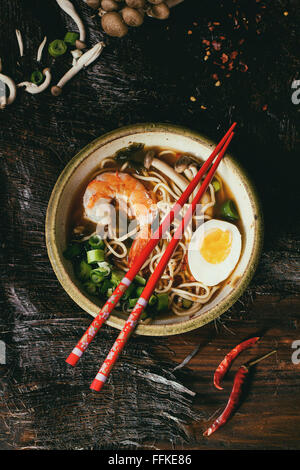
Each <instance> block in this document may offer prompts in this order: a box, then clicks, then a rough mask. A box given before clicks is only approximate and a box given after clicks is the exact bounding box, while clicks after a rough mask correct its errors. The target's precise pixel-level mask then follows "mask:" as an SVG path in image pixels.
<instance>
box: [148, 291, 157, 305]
mask: <svg viewBox="0 0 300 470" xmlns="http://www.w3.org/2000/svg"><path fill="white" fill-rule="evenodd" d="M156 303H157V296H156V295H154V294H153V295H151V297H150V299H149V303H148V305H150V307H153V306H154V305H156Z"/></svg>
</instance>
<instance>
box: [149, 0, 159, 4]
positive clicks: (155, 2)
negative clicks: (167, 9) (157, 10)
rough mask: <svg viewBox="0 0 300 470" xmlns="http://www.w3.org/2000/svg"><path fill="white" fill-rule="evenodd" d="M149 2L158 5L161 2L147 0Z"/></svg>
mask: <svg viewBox="0 0 300 470" xmlns="http://www.w3.org/2000/svg"><path fill="white" fill-rule="evenodd" d="M148 2H149V3H152V4H153V5H158V4H159V3H161V2H162V0H148Z"/></svg>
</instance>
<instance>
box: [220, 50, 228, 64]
mask: <svg viewBox="0 0 300 470" xmlns="http://www.w3.org/2000/svg"><path fill="white" fill-rule="evenodd" d="M221 61H222V63H223V64H226V62H228V55H227V54H225V53H224V52H223V54H222V55H221Z"/></svg>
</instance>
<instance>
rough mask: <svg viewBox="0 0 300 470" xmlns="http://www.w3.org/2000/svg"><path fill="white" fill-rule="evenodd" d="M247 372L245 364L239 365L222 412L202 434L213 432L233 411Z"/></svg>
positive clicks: (206, 434)
mask: <svg viewBox="0 0 300 470" xmlns="http://www.w3.org/2000/svg"><path fill="white" fill-rule="evenodd" d="M248 372H249V369H248V368H247V367H246V366H241V367H240V368H239V370H238V371H237V373H236V375H235V378H234V382H233V387H232V391H231V394H230V397H229V400H228V403H227V405H226V408H225V410H224V411H223V413H222V414H221V415H220V416H219V417H218V418H217V419H216V420H215V421H214V422H213V424H212V425H211V426H210V427H209V428H208V429H207V430H206V431H205V432H204V433H203V436H210V435H211V434H212V433H213V432H215V431H216V430H217V429H219V428H220V427H221V426H222V425H223V424H225V423H226V422H227V421H228V419H229V418H230V416H231V415H232V414H233V412H234V411H235V409H236V407H237V405H238V404H239V400H240V396H241V393H242V385H243V383H244V381H245V378H246V376H247V374H248Z"/></svg>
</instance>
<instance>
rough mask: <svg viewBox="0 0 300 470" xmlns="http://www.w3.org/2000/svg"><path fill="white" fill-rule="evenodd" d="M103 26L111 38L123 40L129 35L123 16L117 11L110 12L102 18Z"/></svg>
mask: <svg viewBox="0 0 300 470" xmlns="http://www.w3.org/2000/svg"><path fill="white" fill-rule="evenodd" d="M101 26H102V28H103V30H104V31H105V32H106V34H108V35H109V36H113V37H117V38H122V37H123V36H125V35H126V34H127V33H128V27H127V25H126V24H125V23H124V21H123V19H122V17H121V15H120V14H119V13H117V12H116V11H110V12H108V13H106V14H105V15H103V16H102V18H101Z"/></svg>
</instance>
